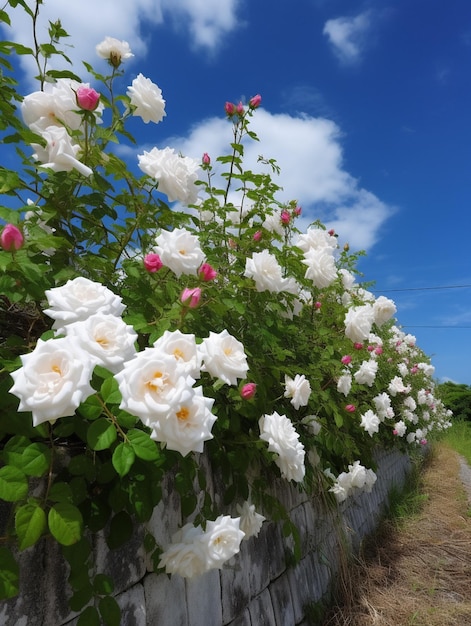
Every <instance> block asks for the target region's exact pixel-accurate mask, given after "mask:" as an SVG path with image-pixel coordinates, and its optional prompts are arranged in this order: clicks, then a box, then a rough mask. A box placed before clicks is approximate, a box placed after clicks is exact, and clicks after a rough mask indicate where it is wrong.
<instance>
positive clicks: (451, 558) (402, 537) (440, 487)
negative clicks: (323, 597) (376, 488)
mask: <svg viewBox="0 0 471 626" xmlns="http://www.w3.org/2000/svg"><path fill="white" fill-rule="evenodd" d="M455 446H456V447H455ZM458 454H460V455H462V456H465V457H466V458H467V459H469V455H470V454H471V429H470V428H469V426H468V425H466V424H465V425H463V424H462V423H456V424H455V425H454V426H453V428H452V429H450V430H449V431H448V432H447V434H446V435H445V436H444V437H443V438H442V440H440V441H438V442H435V443H434V444H433V445H432V449H431V452H430V454H429V455H428V457H426V458H425V460H424V463H423V466H422V468H418V470H417V471H416V472H413V473H412V475H411V476H410V478H409V482H408V484H407V485H406V488H405V490H404V491H403V492H401V493H393V494H392V498H391V510H390V515H389V516H388V518H387V519H385V520H384V521H383V523H382V524H381V525H380V527H379V529H378V532H377V533H376V534H375V535H374V536H372V537H370V538H369V540H368V541H366V542H365V543H364V545H363V547H362V551H361V553H360V555H359V556H358V558H357V559H356V560H355V561H354V562H353V563H352V565H351V567H350V570H349V581H350V583H349V585H344V587H345V589H348V593H347V595H346V596H345V597H343V599H342V601H341V602H339V603H338V605H337V606H336V607H334V608H333V609H332V610H331V611H330V612H329V614H328V615H327V616H326V618H325V620H324V621H323V622H317V623H322V624H323V626H409V625H410V626H412V625H414V626H444V625H446V626H471V598H470V594H469V589H470V588H471V519H470V518H469V517H467V515H466V513H467V508H468V507H469V504H468V501H467V498H466V497H465V495H464V488H463V484H462V482H461V480H460V477H459V470H460V460H459V456H458Z"/></svg>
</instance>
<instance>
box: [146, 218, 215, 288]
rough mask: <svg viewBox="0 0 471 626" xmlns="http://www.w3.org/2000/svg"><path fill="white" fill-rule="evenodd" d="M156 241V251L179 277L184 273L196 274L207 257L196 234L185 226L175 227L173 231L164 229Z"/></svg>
mask: <svg viewBox="0 0 471 626" xmlns="http://www.w3.org/2000/svg"><path fill="white" fill-rule="evenodd" d="M155 241H156V243H157V245H156V246H154V248H153V250H154V252H155V253H156V254H158V255H159V256H160V260H161V261H162V263H163V264H164V265H165V266H166V267H169V268H170V269H171V270H172V272H174V274H175V275H176V276H177V277H180V276H181V275H182V274H190V275H196V273H197V271H198V268H199V267H200V266H201V263H202V262H203V261H204V258H205V257H204V253H203V251H202V250H201V248H200V243H199V240H198V237H197V236H196V235H193V234H192V233H190V231H188V230H186V229H185V228H175V229H174V230H172V231H168V230H162V232H161V233H160V234H159V235H158V236H157V237H156V238H155Z"/></svg>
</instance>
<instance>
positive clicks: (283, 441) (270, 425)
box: [258, 411, 305, 482]
mask: <svg viewBox="0 0 471 626" xmlns="http://www.w3.org/2000/svg"><path fill="white" fill-rule="evenodd" d="M258 424H259V427H260V439H263V440H264V441H267V442H268V450H269V452H275V453H276V455H277V456H276V458H275V463H276V465H278V467H279V469H280V471H281V475H282V476H283V477H284V478H286V480H294V481H295V482H301V481H302V480H303V479H304V474H305V467H304V455H305V453H304V446H303V444H302V443H301V442H300V441H299V435H298V433H297V432H296V430H295V428H294V426H293V424H292V423H291V421H290V420H289V419H288V418H287V417H286V415H279V414H278V413H277V412H276V411H275V412H274V413H272V414H271V415H263V416H262V417H261V418H260V419H259V422H258Z"/></svg>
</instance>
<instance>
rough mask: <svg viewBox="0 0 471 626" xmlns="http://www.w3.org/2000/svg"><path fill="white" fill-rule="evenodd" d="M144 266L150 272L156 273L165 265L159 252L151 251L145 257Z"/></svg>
mask: <svg viewBox="0 0 471 626" xmlns="http://www.w3.org/2000/svg"><path fill="white" fill-rule="evenodd" d="M144 267H145V268H146V270H147V271H148V272H151V273H154V272H157V271H158V270H160V268H161V267H163V263H162V261H161V259H160V257H159V255H158V254H155V253H154V252H151V253H150V254H146V256H145V257H144Z"/></svg>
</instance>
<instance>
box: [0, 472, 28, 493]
mask: <svg viewBox="0 0 471 626" xmlns="http://www.w3.org/2000/svg"><path fill="white" fill-rule="evenodd" d="M27 494H28V480H27V478H26V476H25V475H24V473H23V472H22V471H21V470H19V469H18V468H16V467H12V466H11V465H5V467H2V468H0V498H1V499H2V500H5V501H6V502H18V501H19V500H23V499H24V498H26V496H27Z"/></svg>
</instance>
